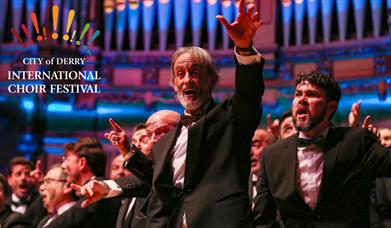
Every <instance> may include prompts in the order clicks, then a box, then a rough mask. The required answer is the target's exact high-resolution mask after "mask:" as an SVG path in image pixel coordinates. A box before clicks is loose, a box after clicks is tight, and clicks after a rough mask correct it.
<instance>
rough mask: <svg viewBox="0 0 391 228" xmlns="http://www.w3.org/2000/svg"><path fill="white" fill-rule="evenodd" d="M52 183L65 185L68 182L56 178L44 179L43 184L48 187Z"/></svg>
mask: <svg viewBox="0 0 391 228" xmlns="http://www.w3.org/2000/svg"><path fill="white" fill-rule="evenodd" d="M51 182H58V183H65V182H67V180H66V179H54V178H50V177H47V178H44V179H43V182H42V183H43V184H44V185H48V184H49V183H51Z"/></svg>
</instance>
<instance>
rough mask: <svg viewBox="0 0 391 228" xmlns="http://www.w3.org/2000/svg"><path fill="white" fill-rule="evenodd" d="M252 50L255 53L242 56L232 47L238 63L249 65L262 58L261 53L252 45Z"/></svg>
mask: <svg viewBox="0 0 391 228" xmlns="http://www.w3.org/2000/svg"><path fill="white" fill-rule="evenodd" d="M253 50H254V51H255V53H256V54H255V55H248V56H243V55H239V54H238V52H237V51H236V47H235V48H234V51H235V55H236V59H237V60H238V63H239V64H241V65H251V64H255V63H260V62H261V59H262V55H261V54H260V53H259V52H258V51H257V49H255V48H254V47H253Z"/></svg>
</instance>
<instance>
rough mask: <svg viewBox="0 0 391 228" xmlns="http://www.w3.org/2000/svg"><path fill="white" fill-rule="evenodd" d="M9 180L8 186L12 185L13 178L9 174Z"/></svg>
mask: <svg viewBox="0 0 391 228" xmlns="http://www.w3.org/2000/svg"><path fill="white" fill-rule="evenodd" d="M7 182H8V186H11V185H12V178H11V176H7Z"/></svg>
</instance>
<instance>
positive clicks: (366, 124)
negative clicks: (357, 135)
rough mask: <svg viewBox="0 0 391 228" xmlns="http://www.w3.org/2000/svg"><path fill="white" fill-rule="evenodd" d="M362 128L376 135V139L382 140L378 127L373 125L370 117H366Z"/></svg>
mask: <svg viewBox="0 0 391 228" xmlns="http://www.w3.org/2000/svg"><path fill="white" fill-rule="evenodd" d="M361 127H362V128H366V129H368V131H370V132H372V134H374V135H375V136H376V138H377V139H378V140H380V137H381V135H380V131H379V129H378V128H377V127H375V126H373V125H372V124H371V116H369V115H368V116H366V117H365V119H364V123H363V124H362V126H361Z"/></svg>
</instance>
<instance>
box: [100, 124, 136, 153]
mask: <svg viewBox="0 0 391 228" xmlns="http://www.w3.org/2000/svg"><path fill="white" fill-rule="evenodd" d="M109 123H110V125H111V127H112V131H110V132H108V133H105V134H104V136H105V137H106V138H107V139H108V140H109V141H110V142H111V144H112V145H113V146H114V147H115V148H117V149H118V151H119V152H120V153H121V154H122V156H124V155H125V154H126V153H128V152H129V150H130V144H129V140H128V136H127V135H126V132H125V131H124V129H122V128H121V127H120V126H119V125H118V124H117V123H116V122H115V121H114V120H113V119H112V118H110V119H109Z"/></svg>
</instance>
